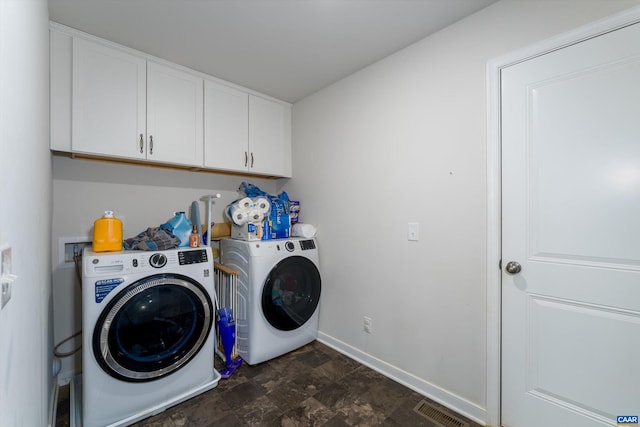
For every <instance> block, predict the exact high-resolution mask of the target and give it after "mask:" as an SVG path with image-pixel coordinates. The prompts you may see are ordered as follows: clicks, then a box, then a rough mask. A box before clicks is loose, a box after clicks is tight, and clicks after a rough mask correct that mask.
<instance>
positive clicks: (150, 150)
mask: <svg viewBox="0 0 640 427" xmlns="http://www.w3.org/2000/svg"><path fill="white" fill-rule="evenodd" d="M149 154H153V135H149Z"/></svg>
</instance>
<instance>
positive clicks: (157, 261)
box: [149, 253, 167, 268]
mask: <svg viewBox="0 0 640 427" xmlns="http://www.w3.org/2000/svg"><path fill="white" fill-rule="evenodd" d="M149 265H150V266H151V267H153V268H162V267H164V266H165V265H167V257H166V256H165V255H164V254H161V253H155V254H153V255H151V257H150V258H149Z"/></svg>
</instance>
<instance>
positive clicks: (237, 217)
mask: <svg viewBox="0 0 640 427" xmlns="http://www.w3.org/2000/svg"><path fill="white" fill-rule="evenodd" d="M229 214H230V216H231V220H232V221H233V223H234V224H236V225H244V224H246V223H247V222H249V212H248V211H247V210H245V209H242V208H240V207H239V206H236V205H232V206H231V208H230V209H229Z"/></svg>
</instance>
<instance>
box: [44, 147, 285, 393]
mask: <svg viewBox="0 0 640 427" xmlns="http://www.w3.org/2000/svg"><path fill="white" fill-rule="evenodd" d="M242 181H247V182H250V183H252V184H255V185H257V186H258V187H260V188H261V189H262V190H264V191H266V192H269V193H274V192H275V191H276V189H275V186H276V181H274V180H266V179H257V178H249V177H240V176H233V175H221V174H214V173H206V172H189V171H182V170H176V169H167V168H156V167H146V166H133V165H127V164H117V163H110V162H102V161H95V160H82V159H70V158H68V157H64V156H58V155H56V156H54V157H53V225H52V227H53V230H52V234H51V236H52V242H51V244H52V250H51V254H52V256H51V260H52V264H53V300H54V304H53V310H54V338H55V343H59V342H60V341H62V340H63V339H65V338H67V337H69V336H71V335H72V334H73V333H75V332H76V331H79V330H80V329H81V328H82V306H81V295H80V287H79V283H78V282H77V281H76V279H75V275H74V269H73V264H67V265H66V266H65V265H64V264H60V262H59V254H58V245H59V242H60V239H61V238H66V237H73V238H75V237H85V238H87V239H89V240H91V239H92V233H93V222H94V221H95V220H96V219H98V218H99V217H100V216H102V214H103V213H104V211H105V210H113V211H114V212H115V215H116V217H118V218H120V219H122V220H123V234H124V237H125V238H128V237H134V236H135V235H136V234H138V233H140V232H142V231H145V230H146V229H147V228H148V227H157V226H159V225H160V224H162V223H164V222H166V221H167V220H168V219H170V218H171V217H172V216H173V214H174V212H176V211H185V212H187V215H188V213H189V208H190V206H191V203H192V202H193V201H194V200H195V201H199V204H200V215H201V219H202V222H203V223H206V218H207V216H206V215H207V214H206V212H207V211H206V209H207V208H206V204H205V203H204V202H202V201H200V197H202V196H204V195H207V194H215V193H220V194H221V195H222V198H221V199H219V200H217V201H216V202H215V204H214V208H213V210H212V211H213V214H212V218H213V220H214V221H215V222H221V221H222V220H223V218H222V215H223V209H224V207H225V206H226V205H227V204H228V203H230V202H232V201H233V200H235V199H237V198H238V193H237V190H238V187H239V186H240V184H241V183H242ZM80 340H81V338H80V337H79V338H78V341H77V342H73V341H71V342H68V343H67V344H65V345H63V346H61V347H60V348H59V351H61V352H66V351H70V350H73V348H75V347H76V346H77V345H79V344H80ZM80 361H81V354H80V353H79V352H78V353H77V354H76V355H74V356H72V357H68V358H63V359H62V369H61V371H60V375H59V378H58V379H59V382H60V383H65V382H68V380H69V379H70V378H71V377H72V376H73V375H74V374H75V373H77V372H79V370H80V367H81V365H80Z"/></svg>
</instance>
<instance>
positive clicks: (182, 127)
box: [71, 38, 202, 166]
mask: <svg viewBox="0 0 640 427" xmlns="http://www.w3.org/2000/svg"><path fill="white" fill-rule="evenodd" d="M72 75H73V78H72V82H73V83H72V86H73V90H72V102H71V105H72V121H71V123H72V125H71V129H72V131H71V148H72V150H73V151H74V152H78V153H86V154H97V155H104V156H109V157H122V158H127V159H146V160H149V161H155V162H161V163H171V164H179V165H190V166H202V79H200V78H197V77H195V76H192V75H190V74H187V73H185V72H182V71H179V70H175V69H172V68H169V67H166V66H163V65H159V64H155V63H152V62H149V63H147V61H146V60H144V59H141V58H139V57H137V56H134V55H130V54H128V53H125V52H121V51H119V50H116V49H112V48H110V47H107V46H103V45H101V44H99V43H94V42H92V41H88V40H83V39H81V38H74V39H73V74H72Z"/></svg>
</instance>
